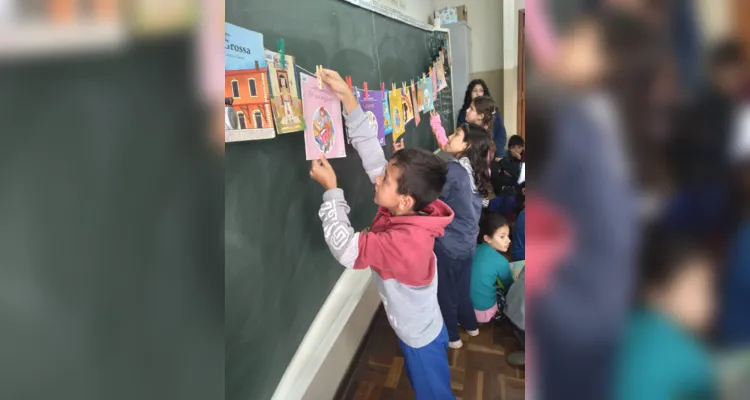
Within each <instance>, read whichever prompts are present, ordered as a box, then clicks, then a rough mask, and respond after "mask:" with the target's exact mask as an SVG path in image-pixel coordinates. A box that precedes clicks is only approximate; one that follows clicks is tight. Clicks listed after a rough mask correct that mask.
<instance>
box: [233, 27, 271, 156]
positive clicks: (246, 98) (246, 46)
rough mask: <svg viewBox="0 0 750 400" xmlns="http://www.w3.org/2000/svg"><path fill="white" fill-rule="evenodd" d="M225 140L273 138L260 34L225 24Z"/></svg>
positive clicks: (269, 100)
mask: <svg viewBox="0 0 750 400" xmlns="http://www.w3.org/2000/svg"><path fill="white" fill-rule="evenodd" d="M224 70H225V71H224V141H225V142H239V141H245V140H259V139H271V138H273V137H274V136H275V131H274V128H273V114H272V112H271V96H270V91H269V87H268V82H269V81H268V71H267V69H266V59H265V50H264V49H263V35H262V34H261V33H258V32H253V31H251V30H249V29H245V28H242V27H239V26H236V25H233V24H230V23H226V22H225V23H224Z"/></svg>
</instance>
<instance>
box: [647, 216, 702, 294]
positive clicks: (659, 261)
mask: <svg viewBox="0 0 750 400" xmlns="http://www.w3.org/2000/svg"><path fill="white" fill-rule="evenodd" d="M697 258H698V259H710V257H709V252H708V251H707V249H706V248H705V247H704V246H703V245H701V242H699V241H698V240H697V238H696V237H694V236H691V235H688V234H685V233H683V232H678V231H676V230H673V229H667V228H665V227H663V226H661V225H659V224H658V223H652V224H651V225H650V226H649V227H647V228H646V230H645V235H644V241H643V246H642V248H641V257H640V265H639V268H638V269H639V273H638V288H639V291H640V292H641V294H645V293H648V292H649V291H651V290H658V289H661V288H664V287H665V286H666V285H668V284H669V283H670V282H671V281H672V279H673V278H675V277H676V276H677V275H678V274H679V273H680V272H682V271H683V269H684V268H685V267H686V266H687V265H688V264H687V262H688V261H689V260H693V259H697Z"/></svg>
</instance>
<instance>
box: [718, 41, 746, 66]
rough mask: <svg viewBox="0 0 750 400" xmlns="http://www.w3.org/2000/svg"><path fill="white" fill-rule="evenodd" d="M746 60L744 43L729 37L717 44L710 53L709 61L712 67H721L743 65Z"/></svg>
mask: <svg viewBox="0 0 750 400" xmlns="http://www.w3.org/2000/svg"><path fill="white" fill-rule="evenodd" d="M744 61H745V54H744V51H743V49H742V45H741V44H740V43H739V42H738V41H737V40H734V39H729V40H726V41H724V42H721V43H719V44H717V45H716V46H715V47H714V48H713V49H712V50H711V54H710V60H709V63H710V65H711V68H713V69H720V68H724V67H734V66H737V65H741V64H742V63H744Z"/></svg>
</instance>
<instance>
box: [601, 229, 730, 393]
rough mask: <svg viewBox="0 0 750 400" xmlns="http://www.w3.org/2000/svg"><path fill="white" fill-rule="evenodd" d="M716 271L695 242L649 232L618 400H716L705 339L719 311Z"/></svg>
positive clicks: (622, 359)
mask: <svg viewBox="0 0 750 400" xmlns="http://www.w3.org/2000/svg"><path fill="white" fill-rule="evenodd" d="M713 269H714V266H713V262H712V261H711V259H710V258H709V256H708V255H707V252H706V251H705V250H703V249H701V248H700V246H699V245H698V243H696V242H694V241H693V240H691V239H690V238H683V237H680V236H679V235H677V234H675V233H673V232H669V231H666V230H663V229H652V230H650V231H649V232H647V237H646V238H645V241H644V249H643V257H642V261H641V273H640V282H639V284H638V287H639V290H640V294H639V299H638V300H639V304H638V305H637V307H636V308H635V309H634V310H633V312H632V313H631V315H630V317H629V320H628V322H627V326H626V330H625V335H624V337H623V343H622V347H621V348H620V359H619V364H618V367H619V372H618V375H617V386H616V392H615V393H616V396H615V398H616V399H622V400H626V399H628V400H629V399H713V398H716V395H717V391H718V379H717V376H716V375H715V374H716V372H715V371H714V365H713V361H712V360H711V358H710V356H709V354H708V351H707V350H706V348H705V347H704V345H703V343H702V341H701V339H700V334H701V333H703V332H705V330H706V329H707V328H708V326H709V324H710V322H711V318H712V314H713V307H714V301H715V300H714V295H715V293H714V288H713V286H714V278H715V277H714V272H713Z"/></svg>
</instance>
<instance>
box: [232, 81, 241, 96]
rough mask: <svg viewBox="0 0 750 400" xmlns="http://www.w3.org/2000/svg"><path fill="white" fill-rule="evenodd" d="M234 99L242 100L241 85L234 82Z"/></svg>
mask: <svg viewBox="0 0 750 400" xmlns="http://www.w3.org/2000/svg"><path fill="white" fill-rule="evenodd" d="M232 97H234V98H235V99H239V98H240V83H239V82H237V81H236V80H235V81H232Z"/></svg>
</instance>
